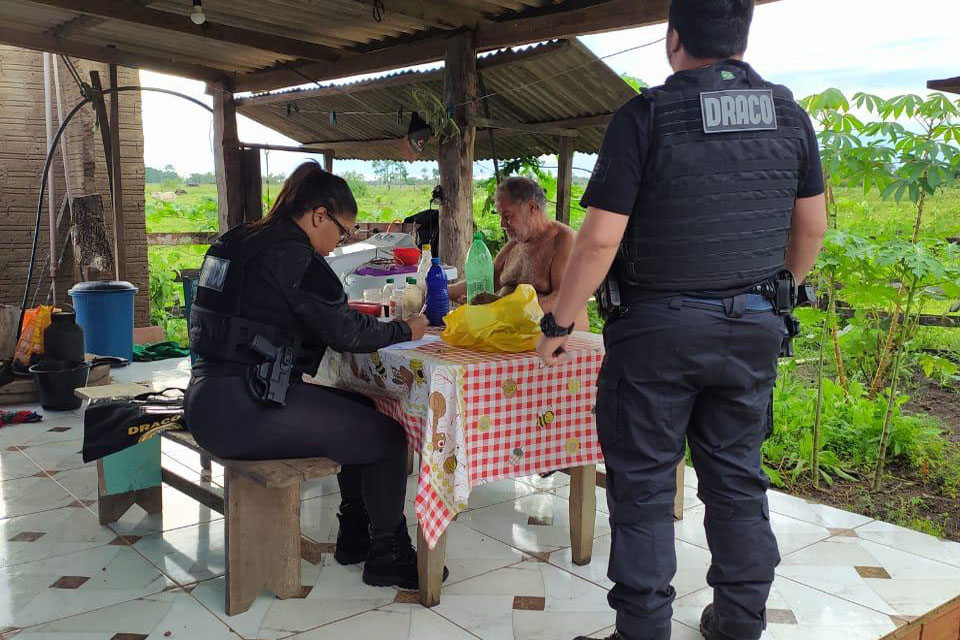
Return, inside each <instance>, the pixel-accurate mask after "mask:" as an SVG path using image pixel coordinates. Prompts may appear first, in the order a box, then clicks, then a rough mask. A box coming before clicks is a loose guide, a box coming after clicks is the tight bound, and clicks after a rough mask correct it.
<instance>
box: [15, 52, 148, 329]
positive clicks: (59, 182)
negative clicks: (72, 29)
mask: <svg viewBox="0 0 960 640" xmlns="http://www.w3.org/2000/svg"><path fill="white" fill-rule="evenodd" d="M74 63H75V64H76V66H77V68H78V71H79V72H80V74H81V76H82V77H83V78H84V80H86V81H87V82H89V78H90V71H91V70H97V71H99V72H100V76H101V78H102V80H103V82H104V83H107V82H109V81H108V78H109V73H108V71H107V66H106V65H103V64H99V63H94V62H89V61H82V60H74ZM59 64H60V69H59V71H60V83H61V87H62V90H63V91H62V96H63V107H64V115H66V113H67V112H68V111H69V110H70V109H71V108H72V107H73V106H74V105H76V104H77V103H78V102H79V101H80V100H81V96H80V91H79V89H78V88H77V86H76V84H75V83H74V81H73V79H72V78H71V76H70V74H69V72H68V71H67V69H66V66H65V65H64V63H63V61H62V59H61V60H60V63H59ZM51 75H52V74H51ZM119 83H120V84H121V85H136V84H140V74H139V72H138V71H136V70H135V69H126V68H121V69H120V70H119ZM55 100H56V96H55V94H54V101H55ZM109 100H110V98H109V97H108V98H107V104H108V110H109ZM54 119H55V120H56V106H54ZM120 121H121V127H120V143H121V154H122V155H121V159H122V164H123V191H124V194H123V206H124V214H125V215H124V218H125V221H126V224H125V226H126V236H125V238H124V239H125V243H126V248H127V280H129V281H130V282H132V283H133V284H134V285H135V286H137V287H139V289H140V291H139V292H138V294H137V298H136V312H135V323H136V324H137V326H144V325H148V324H149V320H150V298H149V275H148V267H147V238H146V229H145V222H144V165H143V124H142V118H141V103H140V96H139V94H138V93H136V92H127V93H123V94H121V98H120ZM94 126H95V117H94V115H93V109H91V108H89V107H85V108H84V109H83V110H82V111H81V112H80V113H79V114H78V115H77V116H76V117H75V118H74V119H73V121H72V122H71V124H70V125H69V126H68V129H67V133H66V135H65V136H64V137H65V138H66V144H67V162H68V166H69V176H68V179H69V185H70V189H71V192H72V193H73V195H74V196H80V195H89V194H92V193H98V194H100V195H101V196H102V198H103V202H104V209H105V217H106V220H107V225H108V234H109V236H110V237H111V238H112V237H113V235H112V234H113V229H112V224H111V222H112V220H113V210H112V204H111V202H110V186H109V179H108V176H107V170H106V163H105V160H104V157H103V147H102V146H101V141H100V140H101V139H100V132H99V130H97V129H95V128H94ZM45 156H46V125H45V119H44V93H43V59H42V54H41V53H38V52H36V51H29V50H25V49H18V48H15V47H7V46H0V303H5V304H15V305H19V304H20V302H21V298H22V296H23V285H24V283H25V281H26V270H27V262H28V260H29V257H30V246H31V241H32V234H33V222H34V216H35V214H36V203H37V196H38V193H39V189H40V177H41V173H42V171H43V161H44V159H45ZM53 172H54V173H55V174H56V176H55V187H56V196H57V201H58V203H59V202H62V200H63V198H64V197H65V196H66V193H67V189H66V188H65V187H66V185H65V181H64V169H63V162H62V159H61V157H60V155H59V153H58V154H57V156H56V158H55V160H54V163H53ZM58 206H59V205H58ZM47 216H48V213H47V207H46V200H45V202H44V210H43V218H42V221H41V229H40V243H39V249H38V251H37V264H36V267H35V269H34V283H35V284H36V282H37V279H38V277H39V276H40V275H41V274H42V281H41V282H40V286H39V293H38V294H37V295H36V301H37V303H38V304H39V303H41V302H46V300H47V292H48V290H49V285H50V278H49V253H48V248H49V231H48V217H47ZM75 281H76V276H75V274H74V273H73V271H72V269H66V270H65V272H62V273H61V275H60V277H58V279H57V290H58V302H59V301H61V300H62V301H65V302H68V303H69V302H70V300H69V297H68V296H66V293H65V292H66V290H67V289H68V288H69V287H70V286H71V285H72V284H73V283H74V282H75ZM35 290H36V286H35V287H34V290H32V291H31V293H30V297H31V300H33V299H34V291H35Z"/></svg>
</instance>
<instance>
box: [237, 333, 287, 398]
mask: <svg viewBox="0 0 960 640" xmlns="http://www.w3.org/2000/svg"><path fill="white" fill-rule="evenodd" d="M299 342H300V340H299V338H296V339H293V340H292V341H287V342H283V343H281V344H280V345H279V346H277V345H274V344H273V343H272V342H270V341H269V340H267V339H266V338H264V337H263V336H262V335H259V334H258V335H256V336H254V338H253V340H252V341H251V343H250V349H251V350H252V351H253V352H254V353H256V354H257V355H259V356H260V357H261V358H263V360H261V361H260V362H259V363H257V364H255V365H251V366H249V367H248V368H247V374H246V382H247V391H249V393H250V395H251V397H252V398H253V399H254V400H256V401H257V402H259V403H261V404H265V405H268V406H275V407H283V406H286V403H287V389H289V388H290V374H291V373H292V372H293V365H294V362H295V360H296V354H297V351H298V350H299V346H300V345H299Z"/></svg>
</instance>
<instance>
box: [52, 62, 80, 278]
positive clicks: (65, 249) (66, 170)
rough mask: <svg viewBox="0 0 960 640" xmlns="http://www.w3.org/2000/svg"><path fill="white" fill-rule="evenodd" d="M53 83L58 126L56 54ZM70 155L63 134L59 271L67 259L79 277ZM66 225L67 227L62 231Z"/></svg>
mask: <svg viewBox="0 0 960 640" xmlns="http://www.w3.org/2000/svg"><path fill="white" fill-rule="evenodd" d="M53 85H54V88H55V89H56V92H55V95H56V97H57V126H58V127H60V126H62V125H63V118H64V112H63V87H62V85H61V84H60V60H59V57H58V56H57V55H56V54H53ZM69 155H70V152H69V146H68V144H67V136H63V137H61V138H60V159H61V160H63V188H64V192H65V193H66V194H67V197H66V207H60V212H59V213H58V214H57V236H58V238H57V241H58V242H63V246H62V247H61V248H60V250H59V254H58V256H57V273H58V274H59V273H63V271H64V267H63V265H64V260H67V262H66V264H68V265H70V270H69V274H70V277H71V278H73V279H78V276H79V273H77V272H76V265H75V263H74V260H73V251H72V247H73V244H72V243H71V242H70V236H71V234H72V233H73V226H72V225H73V188H72V187H71V186H70V165H69V162H68V160H67V157H68V156H69ZM61 216H65V217H66V220H63V219H62V218H61ZM64 227H65V228H66V229H65V230H64V231H61V230H62V229H64ZM67 256H69V259H67Z"/></svg>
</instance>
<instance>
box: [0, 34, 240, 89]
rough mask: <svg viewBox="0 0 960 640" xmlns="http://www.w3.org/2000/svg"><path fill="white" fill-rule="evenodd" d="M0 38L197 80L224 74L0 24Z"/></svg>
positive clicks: (13, 43) (35, 48)
mask: <svg viewBox="0 0 960 640" xmlns="http://www.w3.org/2000/svg"><path fill="white" fill-rule="evenodd" d="M0 42H2V43H4V44H9V45H13V46H16V47H23V48H24V49H33V50H35V51H50V52H51V53H59V54H61V55H65V56H75V57H77V58H84V59H86V60H96V61H97V62H106V63H108V64H116V65H120V66H123V67H136V68H142V69H150V70H154V71H159V72H161V73H171V74H174V75H178V76H185V77H187V78H196V79H197V80H207V81H219V80H223V79H224V77H225V76H226V75H227V74H226V73H224V72H223V71H220V70H219V69H214V68H212V67H205V66H202V65H198V64H191V63H187V62H179V61H177V60H172V59H171V60H167V59H164V58H158V57H155V56H145V55H141V54H139V53H134V52H132V51H124V50H121V49H116V48H114V47H106V46H100V45H95V44H87V43H86V42H78V41H76V40H68V39H66V38H57V37H55V36H48V35H42V34H37V33H34V32H30V31H20V30H18V29H11V28H9V27H4V26H0Z"/></svg>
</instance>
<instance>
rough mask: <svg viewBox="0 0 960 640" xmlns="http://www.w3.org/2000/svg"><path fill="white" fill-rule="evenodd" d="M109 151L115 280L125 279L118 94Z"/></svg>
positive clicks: (113, 74) (113, 77)
mask: <svg viewBox="0 0 960 640" xmlns="http://www.w3.org/2000/svg"><path fill="white" fill-rule="evenodd" d="M109 71H110V87H111V88H116V87H118V86H120V85H119V83H118V82H117V65H115V64H111V65H110V67H109ZM110 152H111V171H113V194H112V195H113V242H114V246H116V248H117V249H116V251H117V265H116V266H117V268H116V273H117V280H126V279H127V238H126V235H127V234H126V224H124V219H123V163H121V161H120V94H119V93H116V92H115V93H114V94H113V95H112V96H111V97H110Z"/></svg>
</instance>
